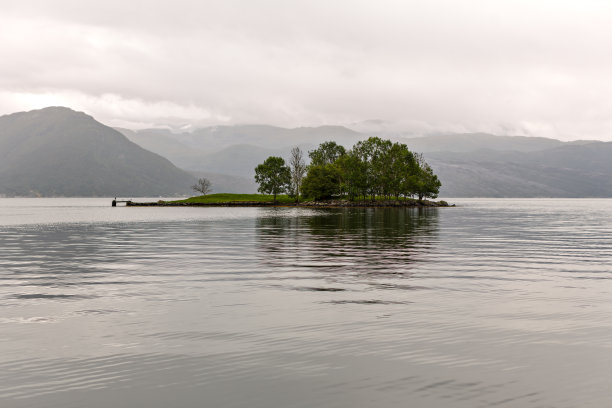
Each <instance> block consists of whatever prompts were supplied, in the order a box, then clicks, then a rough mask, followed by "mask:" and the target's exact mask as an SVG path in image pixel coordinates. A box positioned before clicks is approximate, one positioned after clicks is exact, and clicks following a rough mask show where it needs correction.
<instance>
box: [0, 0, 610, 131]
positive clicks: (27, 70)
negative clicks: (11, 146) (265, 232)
mask: <svg viewBox="0 0 612 408" xmlns="http://www.w3.org/2000/svg"><path fill="white" fill-rule="evenodd" d="M5 3H10V4H3V5H2V11H3V12H2V14H0V49H1V50H2V57H3V63H2V64H0V112H2V113H9V112H13V111H17V110H27V109H33V108H38V107H42V106H47V105H68V106H71V107H73V108H75V109H79V110H85V111H87V112H88V113H90V114H92V115H94V116H95V117H96V118H98V119H100V120H102V121H103V122H105V123H109V124H111V125H121V126H128V127H142V126H152V125H160V124H168V125H172V126H182V125H186V124H193V125H196V126H201V125H208V124H219V123H247V122H249V123H271V124H277V125H283V126H301V125H319V124H336V123H355V122H361V121H365V120H368V119H385V120H386V121H387V122H386V123H387V125H386V126H391V127H395V128H397V129H403V130H406V131H414V132H427V131H434V130H442V131H488V132H494V133H500V134H526V135H536V136H550V137H559V138H563V139H576V138H599V139H605V140H609V139H612V120H611V119H610V118H609V112H610V111H611V108H612V101H611V100H610V98H609V97H608V95H610V94H612V80H611V74H610V72H612V70H611V68H612V55H611V54H610V53H609V50H610V49H612V24H610V16H612V13H611V12H612V4H610V3H608V2H604V1H595V0H592V1H582V2H574V1H538V2H533V1H495V0H486V1H485V0H483V1H469V0H465V1H461V2H457V1H450V0H449V1H438V0H429V1H417V0H412V1H399V0H397V1H392V0H387V1H385V0H382V1H381V0H379V1H357V0H351V1H334V2H329V1H325V2H324V1H257V2H251V1H228V0H224V1H177V0H174V1H155V2H151V1H131V2H125V1H116V0H105V1H91V2H83V1H68V0H55V1H42V0H41V1H20V2H5Z"/></svg>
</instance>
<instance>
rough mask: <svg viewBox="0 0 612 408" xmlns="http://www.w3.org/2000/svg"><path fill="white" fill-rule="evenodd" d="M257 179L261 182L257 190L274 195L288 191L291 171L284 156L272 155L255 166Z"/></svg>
mask: <svg viewBox="0 0 612 408" xmlns="http://www.w3.org/2000/svg"><path fill="white" fill-rule="evenodd" d="M255 181H256V182H257V183H259V188H258V189H257V191H259V192H260V193H263V194H272V195H274V201H275V202H276V196H277V194H281V193H284V192H286V191H287V189H288V188H289V185H290V183H291V172H290V170H289V167H287V166H286V165H285V160H283V158H282V157H276V156H270V157H268V158H267V159H266V160H265V161H264V162H263V163H262V164H260V165H258V166H257V167H256V168H255Z"/></svg>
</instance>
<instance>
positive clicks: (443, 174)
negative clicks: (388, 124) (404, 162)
mask: <svg viewBox="0 0 612 408" xmlns="http://www.w3.org/2000/svg"><path fill="white" fill-rule="evenodd" d="M426 157H427V158H428V160H429V162H430V163H431V164H432V167H433V168H434V170H435V171H436V173H437V174H438V175H439V177H440V180H441V181H442V183H443V185H442V189H441V194H442V195H444V196H447V197H453V196H454V197H612V163H611V162H610V159H609V158H610V157H612V143H602V142H597V143H590V144H585V145H578V144H565V145H562V146H561V147H556V148H553V149H548V150H543V151H538V152H523V153H520V152H499V151H490V150H479V151H475V152H469V153H456V152H437V153H428V154H426Z"/></svg>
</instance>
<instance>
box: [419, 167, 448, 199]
mask: <svg viewBox="0 0 612 408" xmlns="http://www.w3.org/2000/svg"><path fill="white" fill-rule="evenodd" d="M441 185H442V183H441V182H440V180H438V176H436V175H435V174H434V172H433V169H432V168H431V167H430V166H429V164H427V163H425V164H424V166H423V167H421V174H420V175H419V178H418V181H417V183H416V193H417V194H418V195H419V201H421V200H423V198H436V197H437V196H438V193H439V192H440V186H441Z"/></svg>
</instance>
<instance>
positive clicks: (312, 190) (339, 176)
mask: <svg viewBox="0 0 612 408" xmlns="http://www.w3.org/2000/svg"><path fill="white" fill-rule="evenodd" d="M308 155H309V157H310V160H311V162H310V165H308V166H305V165H304V162H303V159H302V154H301V152H300V150H299V149H298V148H294V149H293V150H292V152H291V159H290V161H289V162H290V166H285V162H284V160H283V159H282V158H280V157H269V158H268V159H266V161H265V162H264V163H263V164H260V165H259V166H257V168H256V169H255V179H256V181H257V182H258V183H259V184H260V188H259V191H260V192H262V193H270V194H274V195H276V194H280V193H282V192H288V193H289V194H290V195H292V196H294V197H296V199H299V197H300V196H303V197H308V198H314V199H315V200H322V199H329V198H332V197H339V198H345V199H349V200H376V199H380V198H382V199H396V200H398V199H400V198H406V197H418V199H419V200H422V199H424V198H436V197H437V196H438V192H439V190H440V186H441V183H440V181H439V180H438V177H437V176H436V175H435V174H434V173H433V171H432V169H431V167H430V166H429V165H428V164H427V163H426V162H425V161H424V160H423V156H422V155H421V154H417V153H413V152H411V151H410V150H409V149H408V147H407V146H406V145H405V144H401V143H393V142H391V141H390V140H383V139H380V138H378V137H370V138H369V139H367V140H364V141H360V142H358V143H357V144H355V145H354V146H353V147H352V148H351V149H350V150H348V151H347V150H346V149H345V148H344V147H343V146H340V145H338V144H337V143H336V142H325V143H322V144H321V145H319V147H318V148H317V149H315V150H312V151H310V152H309V153H308ZM304 173H306V175H305V177H304V176H303V175H304Z"/></svg>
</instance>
